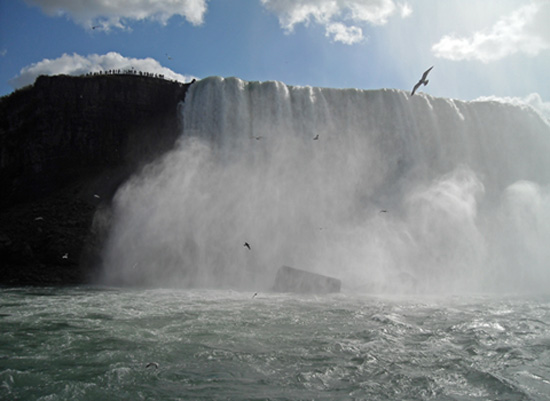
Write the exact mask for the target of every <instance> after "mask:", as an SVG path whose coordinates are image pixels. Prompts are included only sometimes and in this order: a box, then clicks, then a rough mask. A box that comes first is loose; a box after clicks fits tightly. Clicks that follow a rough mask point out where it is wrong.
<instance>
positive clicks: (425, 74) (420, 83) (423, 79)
mask: <svg viewBox="0 0 550 401" xmlns="http://www.w3.org/2000/svg"><path fill="white" fill-rule="evenodd" d="M432 68H434V66H433V65H432V66H431V67H430V68H428V69H427V70H426V71H424V74H422V78H420V81H418V82H417V84H416V85H415V86H414V88H413V90H412V92H411V96H412V95H414V92H416V90H417V89H418V87H419V86H420V85H422V84H424V86H426V85H428V82H430V81H429V80H427V79H426V78H428V74H429V73H430V71H431V70H432Z"/></svg>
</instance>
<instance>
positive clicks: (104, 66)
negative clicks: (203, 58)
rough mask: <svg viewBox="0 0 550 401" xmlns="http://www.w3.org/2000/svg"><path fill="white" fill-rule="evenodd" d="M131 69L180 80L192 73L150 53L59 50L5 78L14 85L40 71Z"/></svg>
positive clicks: (25, 82)
mask: <svg viewBox="0 0 550 401" xmlns="http://www.w3.org/2000/svg"><path fill="white" fill-rule="evenodd" d="M127 69H135V70H137V71H143V72H149V73H153V74H162V75H164V77H165V78H166V79H171V80H176V81H180V82H188V81H190V80H191V79H192V78H193V77H191V76H188V75H181V74H178V73H175V72H174V71H172V70H170V69H169V68H166V67H163V66H162V65H160V63H159V62H158V61H157V60H155V59H152V58H150V57H147V58H142V59H138V58H128V57H124V56H122V55H120V54H119V53H116V52H109V53H107V54H102V55H98V54H90V55H88V56H81V55H79V54H76V53H73V54H72V55H70V54H63V55H62V56H61V57H58V58H56V59H47V58H46V59H44V60H42V61H39V62H37V63H34V64H31V65H29V66H26V67H23V68H22V69H21V71H20V73H19V75H17V76H16V77H14V78H13V79H11V80H10V81H9V83H10V85H11V86H13V87H14V88H15V89H18V88H21V87H23V86H26V85H31V84H32V83H34V81H35V80H36V78H37V77H38V76H40V75H58V74H65V75H83V74H87V73H89V72H100V71H108V70H127Z"/></svg>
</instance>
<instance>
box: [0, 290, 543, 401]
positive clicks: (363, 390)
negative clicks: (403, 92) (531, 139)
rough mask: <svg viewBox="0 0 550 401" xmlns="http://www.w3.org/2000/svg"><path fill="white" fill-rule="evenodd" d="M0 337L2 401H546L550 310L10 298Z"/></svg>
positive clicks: (179, 297)
mask: <svg viewBox="0 0 550 401" xmlns="http://www.w3.org/2000/svg"><path fill="white" fill-rule="evenodd" d="M0 333H1V335H0V399H2V400H102V401H106V400H121V399H125V400H314V399H315V400H430V399H433V400H548V399H550V299H547V298H546V299H541V298H525V297H522V298H517V297H515V298H513V297H512V298H510V297H506V298H505V297H498V298H495V297H475V298H474V297H458V298H451V299H441V298H437V299H436V298H427V299H419V298H415V299H390V298H383V297H367V296H363V295H353V294H339V295H334V296H328V297H315V296H299V295H287V294H269V293H266V294H263V293H260V294H258V295H257V296H256V297H253V293H244V292H232V291H206V290H203V291H198V290H195V291H177V290H119V289H101V288H65V289H59V288H18V289H13V288H12V289H0ZM150 362H155V363H157V364H158V368H157V367H155V366H150V367H147V364H148V363H150Z"/></svg>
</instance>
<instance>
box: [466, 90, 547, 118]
mask: <svg viewBox="0 0 550 401" xmlns="http://www.w3.org/2000/svg"><path fill="white" fill-rule="evenodd" d="M473 101H474V102H485V101H491V102H500V103H510V104H513V105H516V106H520V107H530V108H532V109H534V110H535V111H536V112H537V113H538V114H539V115H540V116H541V117H542V119H543V120H545V121H546V122H547V123H548V124H549V125H550V102H545V101H544V100H542V98H541V97H540V95H539V94H538V93H531V94H529V95H527V96H525V97H498V96H482V97H479V98H477V99H475V100H473Z"/></svg>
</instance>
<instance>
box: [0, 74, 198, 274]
mask: <svg viewBox="0 0 550 401" xmlns="http://www.w3.org/2000/svg"><path fill="white" fill-rule="evenodd" d="M188 86H189V85H188V84H180V83H176V82H171V81H167V80H164V79H158V78H152V77H143V76H135V75H103V76H93V77H69V76H55V77H39V78H38V79H37V80H36V82H35V84H34V85H33V86H32V87H29V88H26V89H23V90H20V91H17V92H15V93H12V94H11V95H9V96H6V97H4V98H2V99H0V188H2V194H3V195H2V197H1V198H0V266H1V267H0V272H1V273H0V284H53V283H58V284H64V283H81V282H85V281H86V280H88V279H89V277H90V274H92V270H93V266H94V264H95V263H94V257H96V256H97V255H96V254H97V252H96V251H97V247H98V246H99V245H100V244H98V243H97V242H98V241H101V235H100V233H98V232H97V231H98V230H99V231H101V229H102V228H101V227H104V226H105V225H106V224H108V221H107V222H105V223H102V221H103V220H108V216H107V213H106V212H103V211H106V210H107V211H108V205H109V202H110V200H111V197H112V196H113V194H114V193H115V191H116V189H117V188H118V186H119V185H120V184H121V183H122V182H124V181H125V180H126V179H127V178H128V177H129V176H130V175H131V174H132V173H134V172H135V171H136V170H137V169H139V168H140V167H141V166H143V165H144V164H146V163H147V162H150V161H152V160H153V159H154V158H156V157H158V156H159V155H161V154H162V153H163V152H165V151H167V150H169V149H171V148H172V146H173V145H174V142H175V141H176V139H177V137H178V136H179V135H180V131H181V121H180V113H179V111H178V105H179V103H180V102H181V101H183V100H184V97H185V93H186V90H187V88H188ZM106 216H107V217H106Z"/></svg>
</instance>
